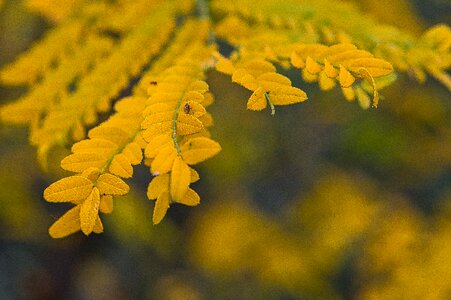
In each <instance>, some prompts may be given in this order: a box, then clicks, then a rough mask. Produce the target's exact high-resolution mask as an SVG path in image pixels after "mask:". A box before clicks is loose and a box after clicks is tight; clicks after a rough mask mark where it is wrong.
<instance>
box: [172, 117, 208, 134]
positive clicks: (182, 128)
mask: <svg viewBox="0 0 451 300" xmlns="http://www.w3.org/2000/svg"><path fill="white" fill-rule="evenodd" d="M202 128H203V124H202V122H201V121H199V119H197V118H196V117H194V116H191V115H187V114H184V113H182V112H180V113H179V115H178V118H177V134H178V135H189V134H194V133H196V132H199V131H201V130H202Z"/></svg>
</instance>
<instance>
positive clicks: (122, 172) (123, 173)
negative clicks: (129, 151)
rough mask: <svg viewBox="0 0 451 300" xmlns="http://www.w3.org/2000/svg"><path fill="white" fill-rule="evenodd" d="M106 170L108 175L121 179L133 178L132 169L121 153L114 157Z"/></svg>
mask: <svg viewBox="0 0 451 300" xmlns="http://www.w3.org/2000/svg"><path fill="white" fill-rule="evenodd" d="M108 170H109V172H110V173H112V174H114V175H117V176H119V177H123V178H130V177H132V176H133V167H132V165H131V164H130V161H129V160H128V158H127V157H126V156H125V155H124V154H122V153H120V154H118V155H115V156H114V158H113V160H112V161H111V164H110V167H109V169H108Z"/></svg>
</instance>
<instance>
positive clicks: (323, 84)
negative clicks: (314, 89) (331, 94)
mask: <svg viewBox="0 0 451 300" xmlns="http://www.w3.org/2000/svg"><path fill="white" fill-rule="evenodd" d="M318 83H319V88H320V89H321V90H323V91H329V90H331V89H333V88H334V87H335V80H334V79H332V78H329V77H328V76H327V75H326V71H325V70H324V72H321V73H320V74H319V80H318Z"/></svg>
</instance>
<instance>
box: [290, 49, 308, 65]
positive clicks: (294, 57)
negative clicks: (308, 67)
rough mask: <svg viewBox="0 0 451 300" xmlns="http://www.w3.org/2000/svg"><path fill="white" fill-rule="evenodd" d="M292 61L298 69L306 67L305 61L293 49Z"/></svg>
mask: <svg viewBox="0 0 451 300" xmlns="http://www.w3.org/2000/svg"><path fill="white" fill-rule="evenodd" d="M290 62H291V64H292V65H293V67H295V68H298V69H304V68H305V61H304V60H303V59H302V57H301V56H299V54H297V53H296V52H295V51H293V52H292V53H291V57H290Z"/></svg>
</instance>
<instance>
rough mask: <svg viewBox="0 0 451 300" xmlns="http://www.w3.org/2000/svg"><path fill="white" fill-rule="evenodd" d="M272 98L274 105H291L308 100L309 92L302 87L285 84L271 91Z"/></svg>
mask: <svg viewBox="0 0 451 300" xmlns="http://www.w3.org/2000/svg"><path fill="white" fill-rule="evenodd" d="M270 98H271V102H272V103H273V104H274V105H289V104H294V103H298V102H302V101H305V100H307V94H306V93H305V92H304V91H303V90H301V89H298V88H295V87H292V86H283V87H279V88H277V89H275V90H273V91H271V94H270Z"/></svg>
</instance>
